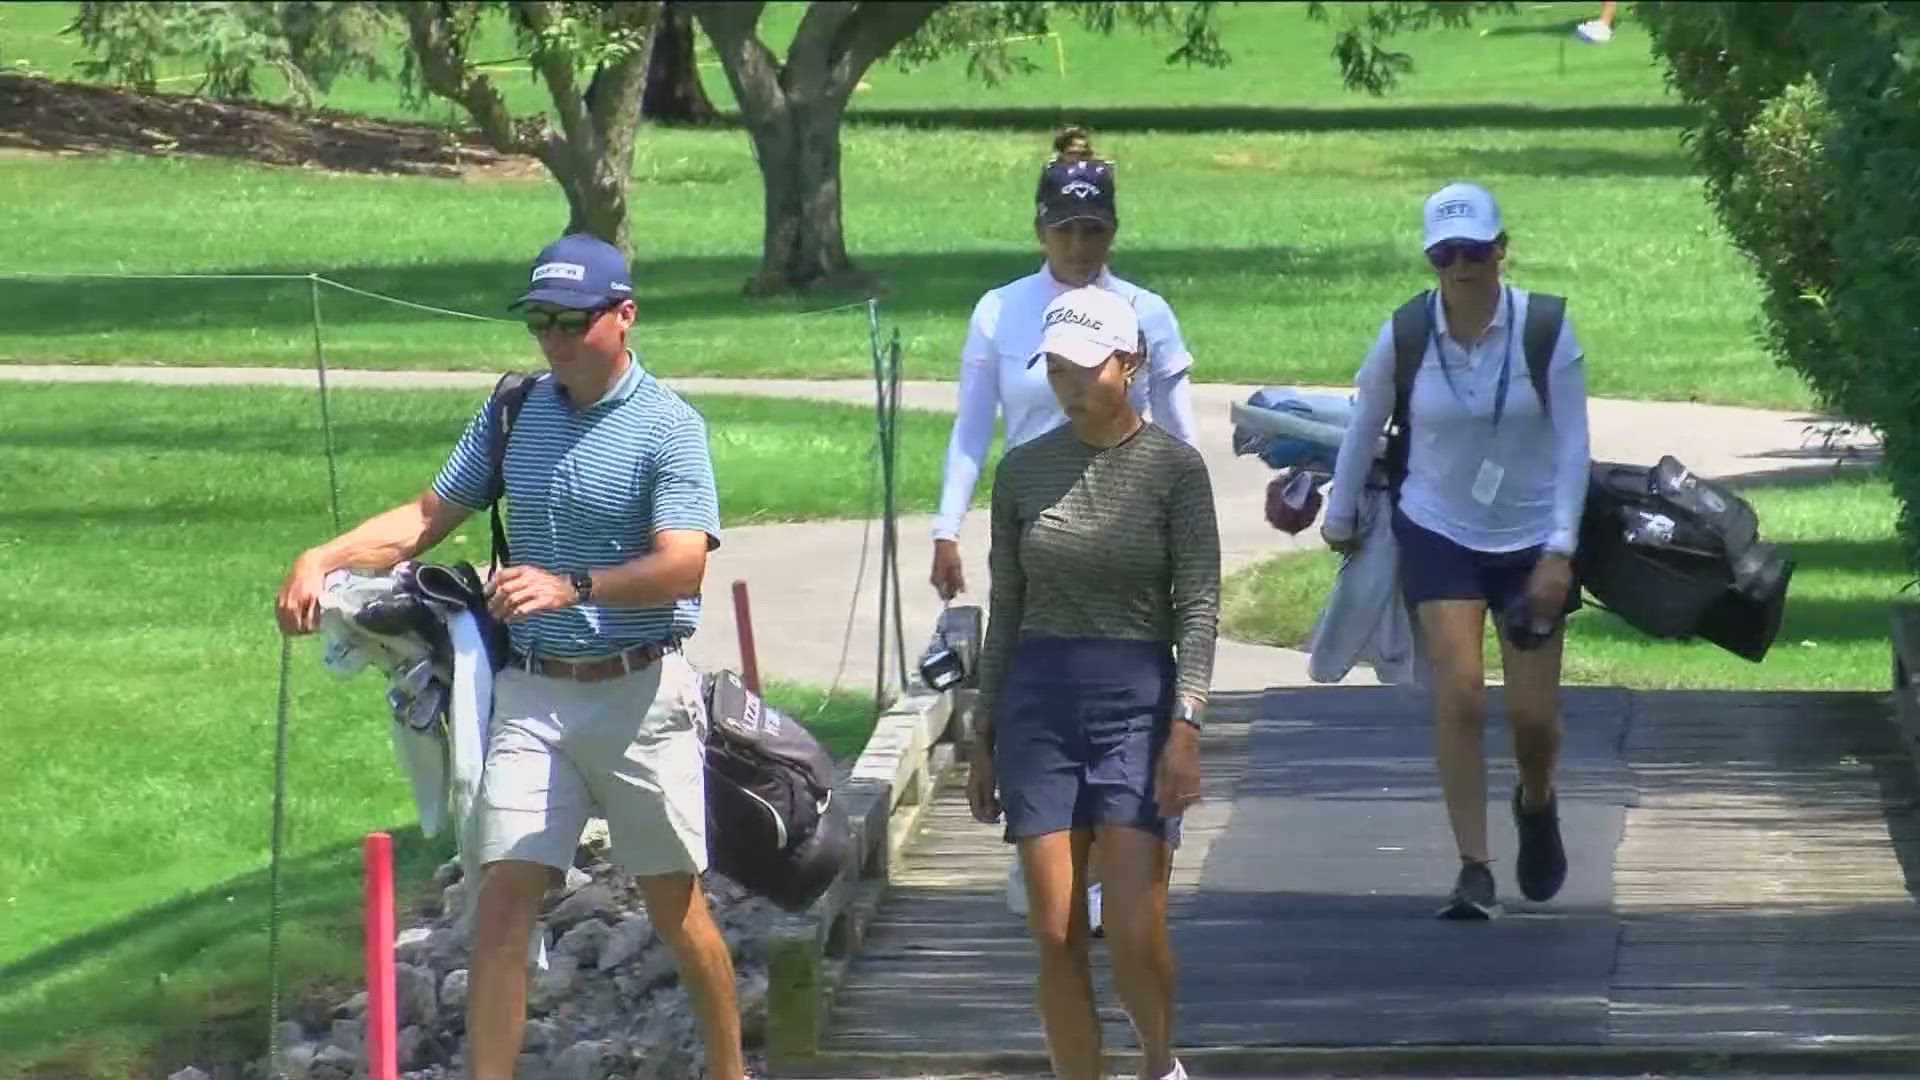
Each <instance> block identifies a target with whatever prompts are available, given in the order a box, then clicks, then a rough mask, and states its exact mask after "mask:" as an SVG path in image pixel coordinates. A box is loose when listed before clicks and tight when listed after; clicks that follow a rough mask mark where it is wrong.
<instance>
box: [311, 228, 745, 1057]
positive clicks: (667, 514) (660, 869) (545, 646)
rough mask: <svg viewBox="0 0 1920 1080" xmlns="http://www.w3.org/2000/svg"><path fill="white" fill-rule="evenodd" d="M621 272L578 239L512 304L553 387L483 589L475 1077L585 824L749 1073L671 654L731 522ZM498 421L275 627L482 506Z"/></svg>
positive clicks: (314, 568) (497, 1047) (467, 439)
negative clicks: (500, 624) (543, 906)
mask: <svg viewBox="0 0 1920 1080" xmlns="http://www.w3.org/2000/svg"><path fill="white" fill-rule="evenodd" d="M631 296H632V283H631V281H630V279H629V277H628V273H627V265H626V260H625V259H624V258H622V257H621V255H620V253H619V251H617V250H616V249H614V248H613V247H612V246H610V245H608V244H606V243H603V242H601V241H599V240H597V239H594V238H593V237H590V236H585V235H570V236H565V237H562V238H561V239H559V240H557V241H555V242H554V243H552V244H550V245H548V246H547V247H546V249H545V250H543V251H541V252H540V255H539V257H537V258H536V259H535V260H534V263H533V270H532V281H531V288H530V290H529V291H528V292H527V293H526V294H525V295H524V296H522V297H521V298H520V299H519V300H517V301H515V302H514V304H513V307H515V308H518V309H521V310H522V311H523V312H524V314H525V317H526V322H527V328H528V330H529V332H530V333H532V334H533V336H534V338H535V339H536V340H537V341H538V342H539V343H540V349H541V351H542V352H543V353H544V354H545V356H546V360H547V364H548V367H549V368H550V373H548V374H545V375H543V376H542V377H541V378H540V379H539V380H538V381H537V382H536V383H534V385H533V387H532V389H531V391H530V392H529V393H528V395H527V399H526V404H525V405H524V406H523V407H522V409H521V411H520V414H519V417H518V419H517V420H516V421H515V422H514V425H513V428H512V436H511V440H510V441H509V443H508V446H507V452H506V462H505V470H504V471H505V484H506V498H507V504H508V506H507V514H506V529H507V537H508V548H509V550H510V552H511V560H510V563H511V564H510V565H508V566H506V567H505V568H503V569H502V570H501V571H500V572H499V573H498V574H496V575H495V576H494V577H493V579H492V581H491V582H490V583H489V585H488V591H489V595H490V602H489V606H490V608H491V610H492V612H493V614H494V615H495V616H496V617H497V618H500V619H502V620H503V621H505V622H506V624H507V626H508V630H509V634H510V636H511V641H512V646H513V647H512V659H511V661H510V663H509V664H508V665H507V667H506V668H505V669H504V670H502V671H501V672H500V673H499V675H498V676H497V677H496V681H495V684H494V707H493V719H492V724H491V727H490V730H489V737H488V744H487V761H486V771H485V774H484V777H483V779H482V781H481V787H480V795H479V799H478V800H477V806H476V808H475V825H476V827H477V836H478V841H477V842H478V844H479V847H480V861H481V862H482V863H483V864H484V865H485V867H486V870H485V873H484V876H483V877H482V880H481V882H480V885H479V889H480V893H479V900H478V905H477V909H476V912H475V916H474V929H473V950H472V952H473V958H472V963H471V968H470V971H471V981H470V984H469V986H470V989H469V995H468V1003H467V1054H466V1060H467V1069H468V1075H469V1076H471V1077H472V1078H473V1080H511V1078H512V1076H513V1068H514V1062H515V1059H516V1058H517V1056H518V1055H519V1051H520V1041H521V1029H522V1027H523V1025H524V1023H525V1019H526V975H527V972H526V960H527V957H526V942H527V938H528V935H529V934H531V933H532V930H533V926H534V922H535V920H536V919H537V918H538V916H539V910H540V903H541V900H542V897H543V896H544V894H545V893H546V891H547V890H548V888H550V887H551V886H552V885H554V884H555V883H557V882H558V881H559V880H560V875H561V874H563V873H564V872H565V870H566V869H567V868H568V867H570V866H572V865H573V856H574V850H575V847H576V845H577V844H578V843H579V840H580V835H581V832H582V830H583V829H584V828H585V826H586V823H587V819H588V817H589V816H592V815H594V814H595V813H598V814H601V815H604V816H605V817H606V819H607V824H608V827H609V830H610V832H611V836H612V842H613V856H614V858H615V860H616V861H617V862H619V863H620V864H621V866H622V867H623V868H624V869H625V870H626V871H627V872H628V873H630V874H632V875H633V877H634V880H635V882H636V884H637V885H638V886H639V888H640V891H641V894H642V897H643V898H644V900H645V902H646V906H647V913H648V915H649V917H650V918H651V921H652V923H653V926H654V929H655V930H656V931H658V932H659V934H660V936H661V938H662V940H664V941H665V942H666V943H667V945H668V946H669V947H670V948H671V949H672V950H673V952H674V955H675V956H676V957H677V959H678V960H679V967H680V975H681V977H682V979H683V980H684V981H685V983H686V985H687V988H688V990H689V993H690V996H691V998H692V1000H693V1004H694V1008H695V1010H696V1012H697V1013H698V1015H699V1017H700V1021H701V1025H702V1028H703V1030H704V1033H705V1036H706V1046H707V1075H709V1076H712V1077H718V1078H726V1080H738V1078H740V1077H742V1076H743V1075H744V1061H743V1059H742V1054H741V1046H740V1018H739V1013H738V1009H737V1005H736V1003H735V998H734V973H733V963H732V958H731V956H730V954H729V951H728V948H727V945H726V942H725V941H724V940H723V939H722V937H721V935H720V932H719V929H718V927H716V926H715V925H714V921H713V917H712V914H711V913H710V912H709V911H708V909H707V906H706V899H705V895H704V894H703V893H702V892H701V889H700V886H699V874H700V872H701V871H703V870H704V869H705V868H706V862H707V843H706V833H705V828H706V792H705V774H704V771H703V762H704V759H703V754H702V746H701V737H700V733H699V731H698V729H697V721H698V716H699V700H698V699H699V691H698V686H697V683H696V680H695V676H694V672H693V670H692V669H691V667H690V666H689V665H688V664H687V662H686V660H685V659H684V658H683V657H682V656H681V654H680V652H679V645H680V642H681V641H683V640H684V639H685V638H686V637H688V636H689V635H691V634H692V633H693V632H694V630H695V629H696V628H697V627H698V625H699V621H700V599H699V594H700V585H701V579H702V577H703V575H704V574H705V571H706V562H707V553H708V552H709V551H711V550H712V549H713V548H715V547H717V546H718V545H719V532H720V524H719V508H718V500H717V498H716V496H715V493H714V483H713V468H712V465H711V462H710V460H709V458H708V453H707V435H706V424H705V422H704V421H703V420H702V419H701V417H700V414H699V413H698V412H695V411H694V409H693V408H692V406H690V405H688V404H687V403H686V402H685V401H683V400H681V398H680V397H679V396H678V395H676V394H674V393H673V392H672V391H670V390H668V389H667V388H666V387H664V386H662V385H661V384H660V383H659V382H658V381H657V380H656V379H654V377H653V376H652V375H650V374H648V373H647V372H646V371H645V370H644V369H643V368H642V367H641V366H640V363H639V361H638V360H637V359H636V358H635V357H634V355H633V353H632V352H631V351H630V350H629V349H628V348H627V331H628V329H629V328H630V327H631V326H632V325H633V320H634V305H633V301H632V298H631ZM492 424H493V418H492V416H491V414H490V411H489V410H488V409H486V408H484V407H483V408H482V409H481V410H480V412H479V414H478V415H476V416H475V417H474V419H473V420H472V422H471V423H469V424H468V425H467V429H466V433H465V434H464V435H462V436H461V438H460V442H459V443H458V445H456V446H455V447H454V450H453V454H452V456H451V458H450V459H449V460H448V462H447V464H446V466H445V467H444V468H443V469H442V470H441V472H440V475H439V476H438V477H437V478H436V479H435V480H434V482H433V486H432V487H431V488H429V489H428V490H427V491H425V492H423V493H422V494H421V495H420V497H419V498H418V499H416V500H414V501H413V502H409V503H407V504H405V505H403V506H400V507H396V508H395V509H393V510H389V511H387V512H386V513H384V514H381V515H379V516H377V517H374V518H371V519H369V520H368V521H366V522H365V523H363V524H361V525H360V526H359V527H357V528H355V529H354V530H353V531H351V532H349V533H347V534H345V535H344V536H341V537H338V538H337V539H334V540H332V541H329V542H328V543H326V544H323V545H321V546H320V547H317V548H314V549H312V550H310V551H308V552H306V553H304V554H302V555H301V556H300V557H299V558H298V559H297V560H295V562H294V565H293V569H292V570H291V571H290V572H289V573H288V575H287V580H286V583H285V584H284V585H283V587H282V589H281V593H280V598H279V616H280V622H281V625H282V627H283V628H284V629H286V630H287V631H288V632H292V633H301V632H309V631H311V630H312V629H313V628H314V626H315V624H316V623H317V621H318V603H317V601H318V597H319V594H320V591H321V584H322V581H323V580H324V578H325V577H326V575H327V573H329V572H330V571H332V570H335V569H338V568H342V567H351V568H356V569H369V570H384V569H387V568H389V567H391V566H392V565H393V564H394V563H396V562H398V561H400V560H403V559H408V558H412V557H414V556H415V555H416V554H418V553H419V552H421V551H424V550H426V549H428V548H430V547H432V546H433V545H434V544H435V543H437V542H438V541H439V540H440V539H441V538H443V537H445V536H446V535H447V534H448V533H450V532H452V531H453V530H454V529H455V528H456V527H457V526H458V525H459V524H460V523H461V522H462V521H463V520H465V519H466V517H467V515H468V514H471V513H473V512H474V511H476V510H481V509H484V508H485V507H486V506H487V505H488V504H489V502H490V501H491V500H490V495H491V487H492V477H491V470H490V468H489V464H488V453H487V449H488V446H489V445H490V443H491V440H492V434H493V430H492Z"/></svg>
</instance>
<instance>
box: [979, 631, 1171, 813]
mask: <svg viewBox="0 0 1920 1080" xmlns="http://www.w3.org/2000/svg"><path fill="white" fill-rule="evenodd" d="M1173 703H1174V664H1173V649H1172V647H1171V646H1169V645H1167V644H1165V643H1163V642H1155V641H1126V640H1118V639H1112V638H1047V637H1029V638H1022V639H1021V640H1020V641H1019V642H1018V643H1017V644H1016V645H1015V646H1014V649H1013V656H1012V657H1011V659H1010V660H1009V661H1008V663H1007V671H1006V677H1005V679H1004V681H1003V682H1002V685H1001V687H1000V694H999V697H998V698H997V699H996V701H995V709H994V720H993V732H994V736H993V768H994V774H995V778H996V779H997V781H998V785H999V788H1000V805H1001V807H1002V808H1003V809H1004V810H1005V812H1006V815H1007V828H1006V840H1007V842H1008V843H1013V842H1015V841H1018V840H1024V839H1026V838H1027V837H1030V836H1044V835H1046V834H1048V833H1053V832H1060V831H1062V830H1066V829H1073V828H1091V827H1093V826H1095V825H1129V826H1132V827H1134V828H1138V829H1144V830H1146V831H1147V832H1150V833H1153V834H1154V835H1155V836H1160V837H1165V838H1166V839H1168V840H1172V841H1173V842H1175V843H1178V842H1179V821H1178V819H1172V820H1169V819H1167V818H1163V817H1161V816H1160V811H1159V809H1158V808H1157V807H1156V806H1155V804H1154V787H1153V772H1154V766H1155V765H1156V764H1158V763H1159V760H1160V750H1161V748H1162V747H1163V746H1165V745H1166V741H1167V731H1168V727H1169V725H1170V724H1171V723H1172V716H1173Z"/></svg>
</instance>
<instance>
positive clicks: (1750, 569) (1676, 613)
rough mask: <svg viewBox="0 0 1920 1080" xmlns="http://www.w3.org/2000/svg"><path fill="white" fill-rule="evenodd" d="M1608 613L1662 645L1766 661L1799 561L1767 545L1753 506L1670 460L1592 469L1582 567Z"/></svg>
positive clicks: (1578, 560) (1584, 580) (1577, 565)
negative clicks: (1681, 644) (1683, 643)
mask: <svg viewBox="0 0 1920 1080" xmlns="http://www.w3.org/2000/svg"><path fill="white" fill-rule="evenodd" d="M1574 569H1575V572H1576V573H1577V574H1578V575H1579V578H1580V583H1581V585H1582V587H1583V588H1585V590H1586V591H1587V592H1588V593H1589V594H1590V595H1592V597H1593V598H1594V600H1596V601H1597V602H1598V603H1599V604H1600V606H1602V607H1604V608H1606V609H1607V610H1609V611H1612V612H1613V613H1614V614H1616V615H1619V616H1620V617H1621V618H1622V619H1624V620H1626V622H1627V623H1628V624H1629V625H1631V626H1633V627H1634V628H1636V629H1638V630H1640V631H1642V632H1644V633H1647V634H1651V635H1652V636H1654V637H1661V638H1677V639H1687V638H1693V637H1701V638H1705V639H1706V640H1708V641H1711V642H1713V643H1714V644H1716V645H1718V646H1720V647H1721V648H1723V649H1726V650H1727V651H1728V652H1730V653H1733V654H1734V655H1736V656H1740V657H1743V658H1745V659H1747V660H1753V661H1756V662H1757V661H1759V660H1760V659H1761V658H1763V657H1764V656H1766V654H1767V650H1768V648H1769V647H1771V646H1772V644H1773V638H1774V635H1775V634H1777V633H1779V630H1780V617H1781V614H1782V612H1783V611H1784V610H1785V608H1786V599H1787V586H1788V583H1789V582H1791V581H1792V579H1793V562H1792V561H1791V560H1789V559H1786V558H1784V557H1782V556H1781V555H1780V553H1779V552H1778V551H1776V550H1775V549H1774V548H1773V547H1772V545H1769V544H1766V543H1763V542H1761V540H1760V523H1759V519H1758V518H1757V517H1756V516H1755V515H1754V512H1753V507H1752V506H1751V505H1749V504H1748V503H1747V501H1746V500H1745V499H1742V498H1740V496H1738V495H1736V494H1734V493H1733V492H1732V491H1730V490H1728V489H1727V488H1725V487H1723V486H1721V485H1719V484H1716V483H1714V482H1712V481H1710V480H1706V479H1703V478H1701V477H1698V476H1695V475H1694V474H1693V473H1692V472H1690V471H1688V469H1687V467H1686V466H1684V465H1682V464H1680V462H1678V461H1676V460H1674V458H1673V457H1671V456H1667V457H1663V458H1661V459H1660V462H1659V464H1657V465H1654V466H1652V467H1647V466H1644V465H1621V464H1616V463H1613V462H1603V461H1596V462H1594V463H1593V466H1592V472H1591V475H1590V481H1589V484H1588V486H1587V505H1586V513H1585V515H1584V516H1583V517H1582V519H1581V525H1580V548H1579V552H1578V554H1577V555H1576V556H1575V559H1574Z"/></svg>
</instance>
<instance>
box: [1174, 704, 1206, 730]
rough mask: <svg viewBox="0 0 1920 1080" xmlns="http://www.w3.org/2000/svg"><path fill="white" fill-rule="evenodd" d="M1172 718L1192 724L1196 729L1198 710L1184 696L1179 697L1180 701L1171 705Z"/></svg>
mask: <svg viewBox="0 0 1920 1080" xmlns="http://www.w3.org/2000/svg"><path fill="white" fill-rule="evenodd" d="M1173 718H1174V719H1175V720H1183V721H1185V722H1186V723H1189V724H1192V725H1193V726H1194V727H1195V728H1196V729H1197V728H1199V726H1200V710H1199V709H1196V708H1194V705H1193V702H1191V701H1188V700H1186V699H1185V698H1182V699H1180V703H1179V704H1177V705H1175V706H1174V707H1173Z"/></svg>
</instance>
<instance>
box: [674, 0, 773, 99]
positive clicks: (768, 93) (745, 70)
mask: <svg viewBox="0 0 1920 1080" xmlns="http://www.w3.org/2000/svg"><path fill="white" fill-rule="evenodd" d="M687 7H688V8H689V9H690V10H691V11H692V12H693V17H694V18H695V19H697V20H699V22H700V28H701V29H702V30H704V31H706V34H707V39H708V40H709V41H711V42H713V48H714V51H715V52H717V53H719V55H720V68H721V70H722V71H724V72H726V75H727V82H728V83H729V84H730V85H731V86H732V87H733V94H734V97H736V98H738V99H739V100H740V111H741V113H742V114H744V115H745V117H746V120H747V125H748V127H750V128H751V127H753V126H755V125H760V124H765V123H767V122H769V120H770V118H772V117H773V116H775V115H777V114H778V113H779V112H780V111H781V110H782V109H783V108H785V106H786V92H785V90H784V88H783V87H782V86H781V83H780V62H779V61H778V60H776V59H775V58H774V55H773V50H771V49H769V48H767V46H766V43H765V42H763V41H761V40H760V35H759V33H758V31H757V29H756V28H757V27H758V26H759V23H760V12H761V10H762V9H763V8H765V7H766V5H765V4H761V3H732V2H729V0H706V2H700V3H691V4H688V5H687Z"/></svg>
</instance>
